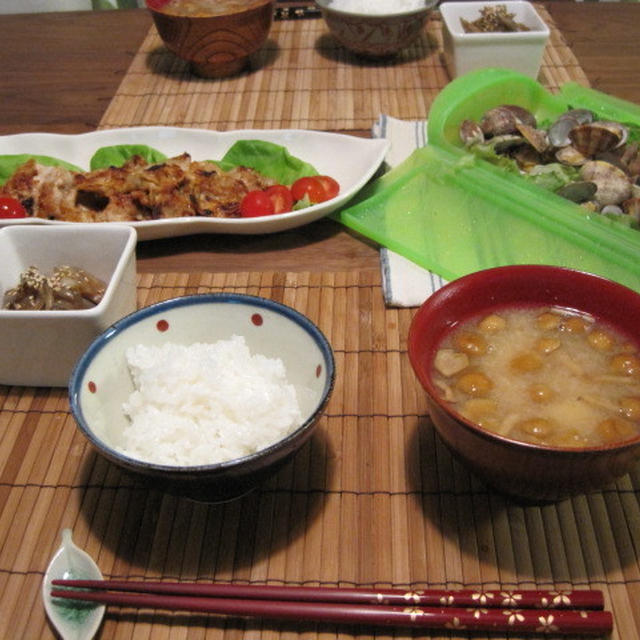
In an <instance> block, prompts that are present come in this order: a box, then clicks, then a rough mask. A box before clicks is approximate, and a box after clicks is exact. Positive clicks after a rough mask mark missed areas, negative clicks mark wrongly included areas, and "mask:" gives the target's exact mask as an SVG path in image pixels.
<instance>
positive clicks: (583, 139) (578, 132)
mask: <svg viewBox="0 0 640 640" xmlns="http://www.w3.org/2000/svg"><path fill="white" fill-rule="evenodd" d="M621 136H622V134H621V132H619V131H616V130H614V129H613V128H611V127H609V126H604V125H603V124H602V123H600V122H592V123H591V124H581V125H578V126H577V127H574V128H573V129H571V131H570V132H569V139H570V140H571V144H572V145H573V146H574V147H575V148H576V149H577V150H578V151H579V152H580V153H582V154H583V155H585V156H588V157H589V156H594V155H596V154H597V153H602V152H603V151H610V150H611V149H614V148H615V147H617V146H618V145H619V144H620V141H621V139H622V137H621Z"/></svg>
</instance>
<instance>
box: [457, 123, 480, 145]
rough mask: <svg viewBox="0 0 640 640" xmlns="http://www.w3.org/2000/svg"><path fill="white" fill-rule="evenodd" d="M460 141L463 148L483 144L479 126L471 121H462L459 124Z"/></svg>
mask: <svg viewBox="0 0 640 640" xmlns="http://www.w3.org/2000/svg"><path fill="white" fill-rule="evenodd" d="M459 133H460V140H462V142H463V144H464V145H465V147H470V146H472V145H474V144H477V143H480V142H484V133H483V131H482V128H481V127H480V125H479V124H478V123H477V122H475V121H473V120H463V121H462V123H461V124H460V132H459Z"/></svg>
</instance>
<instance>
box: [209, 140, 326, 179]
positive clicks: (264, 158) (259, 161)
mask: <svg viewBox="0 0 640 640" xmlns="http://www.w3.org/2000/svg"><path fill="white" fill-rule="evenodd" d="M218 165H219V166H220V168H221V169H223V170H225V171H228V170H229V169H232V168H234V167H249V168H251V169H254V170H255V171H257V172H258V173H261V174H262V175H264V176H267V177H268V178H272V179H273V180H275V181H276V182H279V183H280V184H285V185H290V184H292V183H294V182H295V181H296V180H297V179H298V178H302V177H304V176H315V175H318V172H317V171H316V169H315V168H314V167H313V166H312V165H310V164H309V163H307V162H304V161H303V160H300V159H299V158H296V157H295V156H292V155H291V154H290V153H289V151H287V149H285V148H284V147H282V146H280V145H278V144H275V143H273V142H265V141H264V140H239V141H238V142H236V143H234V144H233V145H232V146H231V147H230V148H229V150H228V151H227V153H225V155H224V157H223V158H222V160H221V161H219V162H218Z"/></svg>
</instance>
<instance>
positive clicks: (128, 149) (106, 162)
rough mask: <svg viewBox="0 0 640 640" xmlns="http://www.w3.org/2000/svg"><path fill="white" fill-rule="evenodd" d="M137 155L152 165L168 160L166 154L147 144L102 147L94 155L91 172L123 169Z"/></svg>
mask: <svg viewBox="0 0 640 640" xmlns="http://www.w3.org/2000/svg"><path fill="white" fill-rule="evenodd" d="M135 155H138V156H142V157H143V158H144V159H145V160H146V161H147V162H150V163H152V164H155V163H161V162H164V161H165V160H166V159H167V156H165V155H164V153H162V152H161V151H158V150H157V149H154V148H153V147H149V146H147V145H146V144H116V145H113V146H109V147H100V149H98V150H97V151H96V152H95V153H94V154H93V156H92V158H91V161H90V165H89V166H90V169H91V171H95V170H96V169H108V168H109V167H121V166H122V165H123V164H124V163H125V162H126V161H127V160H129V159H130V158H131V157H132V156H135Z"/></svg>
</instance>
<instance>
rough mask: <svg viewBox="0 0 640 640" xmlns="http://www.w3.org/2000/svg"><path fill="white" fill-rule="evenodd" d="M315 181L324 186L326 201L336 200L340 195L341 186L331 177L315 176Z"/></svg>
mask: <svg viewBox="0 0 640 640" xmlns="http://www.w3.org/2000/svg"><path fill="white" fill-rule="evenodd" d="M315 179H316V180H317V181H318V182H319V183H320V184H321V185H322V188H323V189H324V192H325V194H326V200H331V198H335V197H336V196H337V195H338V194H339V193H340V185H339V184H338V181H337V180H334V179H333V178H332V177H331V176H315Z"/></svg>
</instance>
